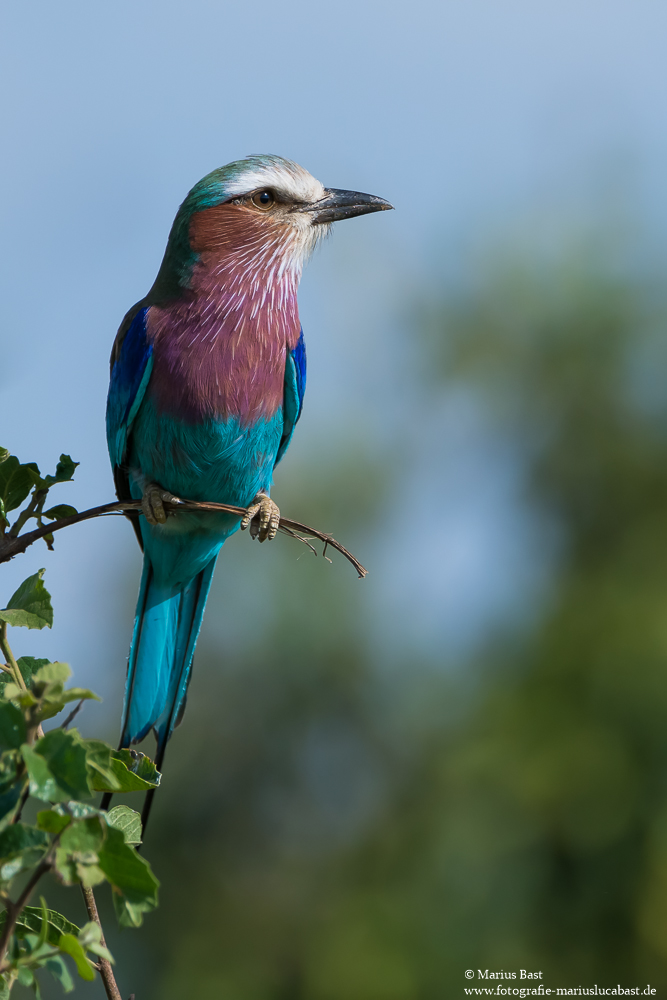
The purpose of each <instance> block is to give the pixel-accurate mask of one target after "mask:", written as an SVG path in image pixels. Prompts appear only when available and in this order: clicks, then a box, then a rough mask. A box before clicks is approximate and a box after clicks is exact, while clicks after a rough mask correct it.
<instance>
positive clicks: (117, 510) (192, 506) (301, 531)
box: [0, 500, 368, 577]
mask: <svg viewBox="0 0 667 1000" xmlns="http://www.w3.org/2000/svg"><path fill="white" fill-rule="evenodd" d="M164 508H165V510H166V511H168V512H169V513H170V514H178V513H181V512H186V511H198V512H206V511H210V512H211V513H218V514H219V513H225V514H236V516H237V517H243V515H244V514H245V513H246V508H245V507H234V506H232V505H231V504H226V503H199V502H198V501H196V500H181V501H180V503H171V502H166V503H165V505H164ZM128 511H137V513H139V514H140V513H141V501H140V500H129V501H127V502H123V503H121V502H120V501H119V502H117V503H107V504H103V505H102V506H101V507H91V508H90V510H84V511H81V513H80V514H72V516H71V517H61V518H60V519H59V520H57V521H54V522H53V523H52V524H44V525H42V526H41V527H40V528H35V530H34V531H24V533H23V534H22V535H19V536H18V538H13V537H11V536H10V535H0V562H8V561H9V560H10V559H13V558H14V556H16V555H19V554H20V553H21V552H25V550H26V549H27V548H28V547H29V546H30V545H32V544H33V542H36V541H38V540H39V539H40V538H44V536H45V535H50V534H51V533H52V532H54V531H60V530H61V529H62V528H69V527H70V525H72V524H79V522H81V521H89V520H90V519H91V518H92V517H102V516H103V515H104V514H125V513H127V512H128ZM280 530H281V531H283V532H284V533H285V534H286V535H289V536H290V537H291V538H297V539H298V540H299V541H300V542H303V543H304V544H305V545H308V547H309V548H310V549H313V547H312V545H310V542H309V541H308V536H310V537H311V538H317V539H318V540H319V541H320V542H324V546H325V550H326V548H327V546H330V547H331V548H332V549H336V551H337V552H340V554H341V555H342V556H345V558H346V559H347V560H348V562H351V563H352V565H353V566H354V568H355V569H356V571H357V573H358V574H359V576H360V577H364V576H366V574H367V572H368V570H366V569H364V567H363V566H362V565H361V563H360V562H359V560H358V559H357V558H356V556H353V555H352V553H351V552H348V550H347V549H346V548H345V547H344V546H343V545H341V544H340V542H337V541H336V539H335V538H333V537H332V536H331V535H329V534H328V533H327V532H326V531H318V530H317V528H310V527H309V526H308V525H307V524H302V523H301V522H300V521H292V520H290V518H287V517H281V518H280ZM303 536H306V537H303ZM313 551H315V550H314V549H313Z"/></svg>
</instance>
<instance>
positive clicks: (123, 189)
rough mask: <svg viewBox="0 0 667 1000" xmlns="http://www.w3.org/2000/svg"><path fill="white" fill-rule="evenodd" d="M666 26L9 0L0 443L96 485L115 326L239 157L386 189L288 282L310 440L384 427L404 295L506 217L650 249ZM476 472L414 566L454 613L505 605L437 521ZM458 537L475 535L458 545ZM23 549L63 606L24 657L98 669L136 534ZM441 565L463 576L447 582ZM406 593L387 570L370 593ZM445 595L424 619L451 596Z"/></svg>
mask: <svg viewBox="0 0 667 1000" xmlns="http://www.w3.org/2000/svg"><path fill="white" fill-rule="evenodd" d="M666 29H667V8H666V7H665V5H664V4H663V3H661V2H659V0H625V2H621V0H576V2H574V0H456V2H452V0H441V2H439V3H431V2H426V0H415V2H413V3H411V4H404V3H400V4H399V3H391V2H382V3H381V2H375V0H366V2H363V0H362V2H356V3H352V2H350V0H342V2H338V3H337V4H335V5H331V4H318V3H314V2H312V0H311V2H308V3H305V2H295V0H287V2H284V3H281V4H275V3H268V2H265V0H259V2H256V3H254V4H252V5H247V4H232V3H228V2H227V3H221V2H213V0H188V3H184V2H173V0H172V2H166V0H159V2H157V0H131V2H130V0H116V2H115V3H113V4H101V3H91V2H90V0H86V2H71V0H62V2H60V3H58V4H57V5H56V4H53V3H50V2H45V0H36V2H33V3H31V4H29V5H26V4H23V5H20V4H13V5H6V6H5V9H4V10H3V14H2V30H1V33H0V93H1V94H2V117H1V122H2V137H3V156H2V159H1V161H0V174H1V175H2V180H1V183H0V212H1V215H2V232H3V240H2V246H1V248H0V253H2V260H3V264H2V285H3V287H2V295H1V296H0V310H1V322H0V331H1V333H0V350H1V354H0V358H1V363H0V398H1V406H2V411H1V412H2V417H3V419H2V423H1V435H0V440H1V441H2V443H3V444H5V445H7V446H9V447H10V448H11V449H12V450H14V451H15V452H17V453H18V454H19V455H21V456H22V457H23V458H24V459H36V460H37V461H38V462H40V464H41V465H42V466H43V467H46V468H48V467H49V466H50V465H52V464H53V463H54V460H55V458H56V457H57V455H58V454H59V452H60V450H62V449H64V450H66V451H70V452H71V453H72V455H73V456H74V457H76V458H77V459H78V460H80V461H81V463H82V466H81V469H80V470H79V474H78V476H77V479H78V483H77V485H76V486H75V487H67V488H63V490H62V495H61V497H60V498H59V499H61V500H62V501H63V502H64V501H67V500H70V501H71V502H74V503H76V504H77V505H78V506H81V507H82V506H87V505H92V504H95V503H98V502H103V501H105V500H107V499H110V497H111V495H112V484H111V477H110V473H109V470H108V465H107V457H106V447H105V441H104V428H103V419H104V405H105V395H106V380H107V359H108V354H109V349H110V345H111V342H112V340H113V337H114V334H115V330H116V328H117V326H118V323H119V322H120V319H121V318H122V316H123V314H124V312H125V311H126V309H127V308H128V307H129V306H130V305H131V304H132V303H133V302H134V301H136V300H137V299H138V298H140V297H141V296H142V295H143V294H144V292H145V291H146V290H147V288H148V287H149V286H150V284H151V282H152V280H153V277H154V275H155V271H156V269H157V266H158V264H159V262H160V259H161V255H162V252H163V249H164V244H165V240H166V236H167V233H168V230H169V226H170V224H171V221H172V219H173V216H174V213H175V210H176V208H177V206H178V204H179V203H180V201H181V200H182V199H183V197H184V195H185V193H186V192H187V190H188V188H189V187H190V186H191V185H192V184H193V183H194V182H195V181H196V180H197V179H198V178H199V177H201V176H202V175H203V174H204V173H207V172H208V171H209V170H211V169H212V168H213V167H215V166H218V165H220V164H222V163H225V162H228V161H230V160H232V159H236V158H238V157H240V156H243V155H246V154H248V153H254V152H277V153H280V154H282V155H285V156H288V157H290V158H292V159H295V160H297V161H299V162H300V163H302V164H303V165H304V166H306V167H307V168H308V169H309V170H311V171H312V172H313V173H314V174H315V175H316V176H317V177H319V178H320V179H321V180H322V181H323V182H324V183H325V184H330V185H332V186H336V187H350V188H356V189H360V190H366V191H371V192H373V193H377V194H380V195H382V196H384V197H386V198H389V199H390V200H391V201H392V202H393V203H394V204H395V206H396V209H397V210H396V212H394V213H391V214H388V215H382V216H371V217H368V218H365V219H360V220H356V221H355V222H354V223H349V224H344V225H343V226H340V227H338V229H337V231H336V233H335V235H334V237H333V239H332V240H331V241H329V242H328V243H327V244H326V245H325V246H324V247H323V249H322V250H321V251H320V252H319V253H318V254H317V256H316V258H315V259H314V261H313V262H312V264H311V265H310V267H309V269H308V270H307V272H306V275H305V278H304V281H303V285H302V296H301V311H302V319H303V323H304V329H305V331H306V335H307V338H308V346H309V393H308V409H307V411H306V415H305V417H304V424H305V422H306V419H308V421H309V425H310V429H309V430H304V431H303V432H302V433H303V434H304V438H303V440H304V441H306V440H307V435H311V440H312V435H315V436H316V435H317V434H319V433H323V431H324V429H325V428H326V427H327V422H329V423H330V422H331V421H332V419H333V417H332V414H333V413H334V412H335V411H336V409H337V408H338V409H341V402H342V403H344V409H345V412H346V413H348V414H351V415H353V416H354V418H355V419H359V420H360V421H362V423H363V422H367V423H368V426H369V427H377V426H384V427H389V428H391V426H392V421H396V420H397V419H399V417H400V413H399V412H398V411H397V408H396V404H395V394H396V387H397V386H398V385H399V384H400V367H401V358H402V354H401V351H402V350H405V349H406V345H405V344H403V345H402V346H401V344H400V337H401V333H403V335H405V336H407V331H406V330H402V328H401V322H400V320H397V319H396V316H397V315H400V308H401V306H402V305H403V306H404V301H403V299H402V294H403V289H406V290H408V291H410V292H413V291H414V289H415V288H416V287H418V285H419V282H420V281H422V280H423V281H424V282H432V281H433V280H435V278H436V276H437V274H438V267H439V265H440V262H445V261H448V262H449V266H452V264H453V265H454V266H456V263H457V262H459V261H465V259H466V254H467V253H469V251H470V248H471V247H474V246H475V245H476V244H477V243H482V244H483V243H484V241H485V240H487V239H491V240H493V239H495V240H497V239H499V238H502V234H503V233H506V232H508V231H510V230H511V229H512V228H513V227H516V226H517V220H522V219H526V220H532V223H531V224H532V225H534V226H540V225H544V226H545V227H548V226H555V227H556V228H557V229H558V227H562V228H563V230H564V231H565V230H567V229H568V227H570V228H571V227H574V228H575V229H576V228H577V227H579V228H585V227H586V225H587V224H588V223H589V222H590V221H593V222H594V221H596V220H598V219H599V218H600V217H601V216H604V214H605V213H608V212H611V213H612V214H613V213H614V212H619V213H620V214H623V213H625V214H627V215H628V217H632V218H633V219H636V220H638V222H639V225H640V227H642V226H643V227H645V229H646V231H647V232H648V233H650V235H651V238H653V239H655V241H656V243H657V244H659V243H661V242H662V239H661V236H660V234H661V232H662V231H663V230H664V228H665V224H666V223H667V197H666V195H665V178H666V177H667V100H666V99H665V96H666V95H665V76H666V69H665V66H666V60H665V55H664V40H665V34H666ZM462 266H464V265H462ZM390 330H391V331H392V332H391V334H390V333H389V332H388V331H390ZM387 344H391V345H392V347H391V350H390V351H389V355H388V356H387V352H386V345H387ZM351 350H354V351H355V352H357V356H358V357H359V358H360V359H361V361H360V363H359V364H357V365H356V366H355V370H354V371H353V372H350V366H349V364H348V359H349V357H350V351H351ZM380 359H381V360H380ZM38 412H39V416H37V413H38ZM300 431H301V428H300ZM294 447H295V448H298V447H301V446H300V445H299V444H298V441H297V442H295V446H294ZM459 447H460V446H459ZM450 450H451V449H450ZM454 451H456V448H454ZM464 451H465V448H464ZM443 461H444V458H443ZM482 464H483V463H482ZM472 465H473V466H474V462H473V463H472ZM460 467H461V466H460V463H459V466H458V468H460ZM456 469H457V465H456V462H455V461H454V460H452V464H451V467H450V476H454V477H455V476H456ZM465 481H466V480H465V479H464V480H462V482H463V483H464V485H465ZM494 481H496V482H497V484H498V486H497V488H498V491H499V492H498V498H499V499H498V503H499V504H502V503H505V502H506V504H510V500H509V499H507V497H508V496H509V495H510V494H511V489H510V488H509V487H507V485H506V484H505V485H503V482H504V481H503V477H502V475H501V476H499V477H496V480H494ZM424 488H426V484H425V483H424V481H423V480H420V479H419V477H418V475H417V474H416V476H415V489H424ZM479 489H480V485H479V477H478V478H477V479H476V478H475V476H473V477H472V479H471V480H470V485H469V488H468V492H467V493H466V489H465V488H463V487H461V488H459V489H458V493H457V495H459V494H460V496H459V498H458V499H454V500H452V503H453V507H452V521H451V523H452V525H454V527H453V528H452V530H451V531H450V533H449V535H447V533H445V536H444V537H443V538H441V539H440V540H439V541H438V544H437V545H436V546H433V545H431V546H430V552H431V554H430V555H429V551H427V550H426V548H425V549H424V552H423V559H424V560H426V561H428V559H429V558H430V559H432V564H430V573H431V578H432V579H434V580H436V582H437V580H438V579H442V580H450V584H448V585H449V586H450V587H451V588H452V590H453V591H457V592H458V593H457V596H456V600H455V602H454V605H453V608H454V610H453V611H451V609H450V611H451V614H453V616H454V617H460V601H461V600H462V599H463V600H464V603H465V595H466V594H468V597H469V602H470V601H473V600H474V599H477V600H481V601H482V604H483V603H484V601H485V600H486V602H487V604H488V603H489V602H490V604H491V605H493V602H494V601H497V599H498V595H495V596H494V594H493V592H492V590H493V588H491V591H489V592H488V593H487V596H486V597H484V596H483V595H482V597H481V598H480V596H479V594H480V587H479V581H480V579H481V578H482V577H484V575H485V566H484V559H483V557H482V555H481V553H482V552H487V553H488V552H493V544H494V543H493V540H492V538H490V537H489V535H488V531H489V518H488V517H487V516H486V515H485V514H484V512H483V511H480V514H479V517H478V518H477V521H476V523H477V524H478V526H479V532H476V531H475V528H474V523H472V526H471V522H470V519H469V518H468V520H467V521H466V518H465V517H463V521H464V522H465V524H466V526H465V529H462V528H459V529H457V528H456V527H455V526H456V524H457V523H459V524H460V523H462V522H461V519H460V518H459V522H457V520H456V512H457V509H458V511H459V514H461V515H463V514H464V513H465V511H466V510H469V499H470V495H471V494H472V493H473V492H477V494H479ZM466 497H467V499H466ZM503 497H505V500H503ZM457 504H458V508H457ZM462 530H465V532H467V536H466V537H469V538H471V539H472V541H471V542H470V544H469V545H468V546H467V547H466V545H465V544H459V545H457V546H454V545H453V540H454V539H453V535H452V531H453V532H457V531H459V541H460V531H462ZM485 532H486V534H485ZM491 534H493V532H491ZM475 539H476V540H475ZM484 539H486V541H484ZM466 553H467V554H466ZM449 555H451V559H450V561H449V562H447V559H448V558H449ZM443 559H444V560H445V562H444V563H443ZM41 565H47V566H48V579H49V584H50V586H51V589H52V590H53V592H54V595H55V598H56V602H57V604H56V607H57V623H56V627H55V629H54V633H53V634H52V635H50V636H43V635H37V634H32V633H31V635H30V648H31V649H34V651H36V652H37V651H41V650H46V651H49V652H51V653H52V654H53V653H54V652H57V655H58V656H59V657H60V658H63V659H70V660H71V661H72V662H73V663H75V665H76V664H77V663H78V664H84V663H85V664H87V666H86V667H85V668H83V667H82V668H81V669H85V670H86V671H88V670H93V669H94V666H93V665H94V664H97V665H98V666H99V665H102V666H104V664H105V663H106V660H105V657H107V658H109V659H111V658H113V657H116V656H117V651H118V650H119V649H121V648H122V649H123V650H124V649H125V647H126V645H127V638H128V635H127V634H123V635H121V636H120V637H117V636H116V633H115V631H114V629H113V628H112V626H111V625H110V624H109V625H108V626H107V633H104V631H103V632H102V635H103V639H102V643H101V644H102V646H104V648H105V650H107V652H105V653H104V655H102V654H101V653H100V649H99V647H100V625H99V622H98V621H95V620H94V619H95V616H94V614H92V612H93V609H94V608H95V607H98V606H99V602H100V601H102V600H108V601H109V602H110V610H109V621H110V622H117V621H118V620H120V619H119V616H121V617H122V615H125V618H122V620H123V621H125V620H126V617H127V615H128V614H129V613H131V611H128V608H130V609H131V605H132V603H133V601H134V594H131V595H129V596H128V595H127V594H126V593H122V594H121V593H118V592H117V589H116V584H117V581H118V580H119V579H120V578H121V577H122V576H123V577H124V574H125V573H126V569H127V567H128V566H134V567H136V572H137V573H138V565H139V556H138V553H137V551H136V547H135V546H134V542H133V539H132V537H131V532H130V531H129V530H127V526H126V525H124V524H122V523H121V522H118V521H113V522H112V521H107V522H103V523H95V524H90V525H87V526H84V527H80V528H78V529H76V531H73V532H72V533H71V538H70V539H69V540H68V544H67V546H65V545H63V544H62V543H61V544H59V545H58V546H57V551H56V553H55V554H54V555H48V556H47V555H46V554H45V553H44V552H43V551H33V552H31V553H30V554H29V555H28V556H26V557H25V558H24V559H22V560H19V561H16V562H15V563H14V564H12V565H11V566H10V567H8V568H6V570H5V571H3V586H2V590H3V593H4V592H5V591H7V593H10V592H11V588H12V587H13V586H14V584H16V583H18V582H19V581H20V579H22V578H23V577H24V576H25V575H27V573H28V572H30V571H33V570H34V569H36V568H37V567H39V566H41ZM73 566H76V572H72V567H73ZM443 566H444V569H442V573H440V569H439V567H440V568H442V567H443ZM439 574H440V575H439ZM452 579H453V581H454V582H451V581H452ZM456 580H462V581H465V580H468V581H469V582H468V583H467V584H466V587H464V589H463V591H461V588H460V587H457V586H456ZM406 585H407V584H406V581H405V580H402V579H401V578H400V576H399V575H397V576H396V579H395V580H394V581H393V582H390V584H389V586H390V589H392V588H393V590H392V597H391V600H390V601H389V604H390V605H391V604H392V602H393V605H396V606H397V605H399V604H400V603H401V597H402V594H403V588H404V587H405V586H406ZM410 586H412V584H410ZM443 586H444V584H443ZM466 588H467V589H466ZM430 593H433V589H431V591H430ZM438 594H439V591H437V589H436V598H437V599H436V600H435V603H434V606H433V608H432V611H431V612H430V614H431V616H432V619H433V621H435V620H436V619H437V618H438V615H439V613H440V609H442V613H443V614H445V613H447V607H448V605H447V600H446V594H445V595H444V596H443V598H442V604H440V599H439V597H438ZM461 594H463V598H462V596H461ZM474 595H477V597H476V598H474ZM457 602H458V603H457ZM501 603H502V602H501ZM82 609H84V610H85V611H86V616H85V622H86V623H85V624H84V625H83V626H81V624H80V623H79V616H80V612H81V610H82ZM89 616H90V617H89ZM471 620H473V622H474V621H476V620H477V619H475V617H474V615H473V618H472V619H471ZM420 628H422V629H424V630H425V631H426V632H428V628H429V626H428V623H425V622H424V623H422V624H421V625H420ZM436 632H437V630H436ZM434 634H436V633H435V632H434ZM112 654H113V656H112ZM123 655H124V653H123ZM79 679H81V680H83V679H84V678H83V677H80V678H79ZM91 682H92V678H91ZM98 686H99V684H98Z"/></svg>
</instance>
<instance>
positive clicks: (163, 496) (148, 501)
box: [141, 483, 182, 525]
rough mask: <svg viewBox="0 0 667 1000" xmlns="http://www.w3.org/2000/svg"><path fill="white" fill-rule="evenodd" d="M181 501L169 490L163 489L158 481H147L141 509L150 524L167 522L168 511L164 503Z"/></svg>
mask: <svg viewBox="0 0 667 1000" xmlns="http://www.w3.org/2000/svg"><path fill="white" fill-rule="evenodd" d="M181 502H182V501H181V500H180V499H179V497H175V496H174V495H173V493H170V492H169V491H168V490H163V489H162V487H161V486H158V484H157V483H147V484H146V486H144V491H143V494H142V497H141V510H142V512H143V515H144V517H145V518H146V520H147V521H148V523H149V524H152V525H156V524H165V523H166V521H167V512H166V510H165V509H164V504H165V503H181Z"/></svg>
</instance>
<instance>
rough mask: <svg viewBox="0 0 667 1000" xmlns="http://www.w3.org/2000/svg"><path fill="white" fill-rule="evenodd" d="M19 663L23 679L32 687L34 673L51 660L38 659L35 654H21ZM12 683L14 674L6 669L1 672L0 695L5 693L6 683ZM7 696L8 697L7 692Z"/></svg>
mask: <svg viewBox="0 0 667 1000" xmlns="http://www.w3.org/2000/svg"><path fill="white" fill-rule="evenodd" d="M17 663H18V666H19V670H20V671H21V676H22V677H23V680H24V681H25V683H26V685H27V686H28V687H30V683H31V681H32V678H33V675H34V674H35V673H36V671H37V670H39V668H40V667H43V666H44V664H45V663H50V660H46V659H36V658H35V657H34V656H20V657H19V658H18V660H17ZM11 683H12V675H11V674H8V673H5V672H4V671H2V672H0V696H2V695H3V694H4V692H5V687H6V685H7V684H11ZM5 697H7V695H6V694H5Z"/></svg>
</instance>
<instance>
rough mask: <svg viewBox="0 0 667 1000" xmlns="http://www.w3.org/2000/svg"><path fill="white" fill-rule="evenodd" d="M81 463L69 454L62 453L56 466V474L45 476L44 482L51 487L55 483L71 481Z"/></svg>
mask: <svg viewBox="0 0 667 1000" xmlns="http://www.w3.org/2000/svg"><path fill="white" fill-rule="evenodd" d="M79 464H80V463H79V462H73V461H72V459H71V458H70V457H69V455H61V456H60V461H59V462H58V465H57V466H56V472H55V475H54V476H44V483H45V484H46V485H47V486H49V487H50V486H53V485H54V484H55V483H69V482H70V481H71V480H72V478H73V477H74V470H75V469H76V467H77V465H79Z"/></svg>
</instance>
